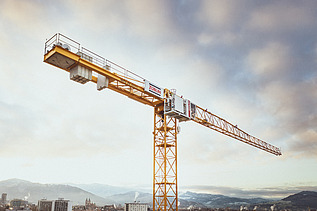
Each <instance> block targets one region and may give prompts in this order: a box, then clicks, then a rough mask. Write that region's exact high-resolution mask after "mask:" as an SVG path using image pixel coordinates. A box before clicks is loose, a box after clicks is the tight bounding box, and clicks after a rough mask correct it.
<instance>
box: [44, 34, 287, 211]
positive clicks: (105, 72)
mask: <svg viewBox="0 0 317 211" xmlns="http://www.w3.org/2000/svg"><path fill="white" fill-rule="evenodd" d="M44 62H46V63H48V64H51V65H53V66H56V67H58V68H61V69H63V70H66V71H68V72H69V73H70V79H71V80H74V81H76V82H79V83H82V84H85V83H87V82H94V83H96V84H97V90H99V91H101V90H103V89H106V88H108V89H111V90H113V91H115V92H118V93H120V94H123V95H125V96H127V97H129V98H131V99H133V100H135V101H138V102H141V103H143V104H146V105H149V106H151V107H153V108H154V132H153V134H154V142H153V146H154V152H153V210H159V211H172V210H176V211H177V210H178V191H177V190H178V189H177V188H178V187H177V133H178V122H182V121H194V122H196V123H198V124H200V125H203V126H205V127H208V128H210V129H213V130H215V131H217V132H220V133H222V134H224V135H227V136H229V137H232V138H234V139H236V140H239V141H242V142H244V143H246V144H249V145H251V146H254V147H256V148H259V149H261V150H264V151H266V152H269V153H271V154H274V155H281V150H280V148H278V147H275V146H273V145H271V144H269V143H267V142H265V141H262V140H261V139H258V138H256V137H254V136H251V135H249V134H248V133H246V132H244V131H243V130H241V129H239V128H238V127H237V126H236V125H233V124H231V123H229V122H228V121H226V120H224V119H223V118H221V117H218V116H217V115H215V114H213V113H211V112H209V111H207V109H203V108H201V107H200V106H197V105H196V104H193V103H192V102H191V101H190V100H188V99H185V98H183V97H180V96H178V95H176V91H175V90H168V89H163V88H161V87H160V86H157V85H155V84H153V83H151V82H150V81H148V80H146V79H144V78H142V77H141V76H138V75H136V74H135V73H133V72H131V71H129V70H127V69H125V68H123V67H121V66H119V65H117V64H115V63H113V62H111V61H109V60H106V59H105V58H103V57H101V56H99V55H97V54H95V53H93V52H91V51H89V50H88V49H86V48H84V47H82V46H81V45H80V44H79V43H77V42H76V41H74V40H72V39H70V38H68V37H66V36H64V35H62V34H59V33H57V34H55V35H54V36H53V37H52V38H50V39H49V40H47V41H46V43H45V52H44Z"/></svg>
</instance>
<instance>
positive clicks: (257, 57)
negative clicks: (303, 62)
mask: <svg viewBox="0 0 317 211" xmlns="http://www.w3.org/2000/svg"><path fill="white" fill-rule="evenodd" d="M292 59H293V58H292V57H291V53H290V49H289V47H288V46H286V45H283V44H281V43H275V42H273V43H269V44H267V45H266V46H265V47H263V48H260V49H253V50H252V51H251V52H250V53H249V55H248V57H247V63H248V64H249V65H250V69H249V70H250V71H251V72H252V73H253V74H254V75H255V76H256V77H257V78H261V80H263V79H269V80H284V79H283V77H285V75H286V73H287V72H288V71H290V70H291V69H290V68H291V66H292V62H293V61H292Z"/></svg>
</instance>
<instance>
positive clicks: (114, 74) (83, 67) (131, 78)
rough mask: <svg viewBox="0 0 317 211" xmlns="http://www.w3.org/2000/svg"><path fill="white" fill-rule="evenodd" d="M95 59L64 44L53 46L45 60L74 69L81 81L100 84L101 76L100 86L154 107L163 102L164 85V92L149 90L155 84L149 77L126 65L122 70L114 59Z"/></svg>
mask: <svg viewBox="0 0 317 211" xmlns="http://www.w3.org/2000/svg"><path fill="white" fill-rule="evenodd" d="M93 61H94V59H93V57H91V56H89V55H85V54H84V53H82V52H81V51H79V52H77V53H74V52H72V51H70V50H69V48H67V47H65V46H63V45H54V46H52V49H50V50H49V51H48V52H47V53H46V54H45V55H44V62H46V63H49V64H51V65H54V66H56V67H58V68H61V69H64V70H66V71H68V72H70V78H71V79H72V80H74V81H77V82H80V83H86V82H88V81H92V82H95V83H97V85H99V83H98V80H99V81H103V82H101V87H100V86H99V87H98V90H102V89H104V88H109V89H111V90H114V91H116V92H119V93H121V94H123V95H126V96H127V97H129V98H132V99H134V100H136V101H139V102H141V103H144V104H147V105H150V106H153V107H155V106H156V105H157V104H160V103H163V99H162V96H163V91H164V90H163V89H161V90H159V91H160V92H161V93H162V94H161V95H158V94H157V93H155V92H153V91H152V90H153V89H152V90H149V91H147V89H149V87H150V88H151V87H152V86H153V84H151V83H149V82H148V81H147V80H145V79H143V78H142V79H143V81H140V80H138V79H140V77H139V78H137V77H135V76H136V75H135V74H134V75H133V74H131V73H132V72H130V71H129V72H128V71H127V70H124V69H123V68H121V70H120V69H119V67H120V66H118V65H115V63H113V62H109V61H107V63H106V64H105V65H104V66H103V67H101V66H99V65H98V64H96V63H94V62H93ZM156 87H157V86H156ZM151 91H152V92H151ZM155 91H156V92H157V91H158V89H157V88H156V89H155Z"/></svg>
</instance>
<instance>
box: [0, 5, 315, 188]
mask: <svg viewBox="0 0 317 211" xmlns="http://www.w3.org/2000/svg"><path fill="white" fill-rule="evenodd" d="M316 6H317V3H316V2H314V1H303V2H302V3H300V2H298V1H267V2H262V1H173V2H170V1H151V2H149V1H120V2H117V1H112V0H109V1H89V2H87V1H72V0H68V1H40V0H37V1H16V0H13V1H8V0H3V1H1V2H0V29H1V30H0V46H1V49H2V51H1V52H0V58H1V59H0V78H1V79H2V83H1V84H0V162H1V165H2V168H3V169H6V171H3V173H2V174H1V175H0V180H6V179H10V178H20V179H25V180H29V181H32V182H40V183H63V184H65V183H81V184H85V183H87V184H89V183H101V184H109V185H114V186H146V187H148V186H149V187H152V180H153V178H152V177H153V175H152V174H153V172H152V168H153V167H152V165H153V134H152V132H153V109H152V108H150V107H149V106H145V105H142V104H140V103H137V102H134V101H133V100H131V99H129V98H126V97H124V96H120V95H119V94H117V93H115V92H113V91H111V90H107V89H106V90H103V91H101V92H98V91H97V90H96V86H95V84H93V83H89V84H86V85H80V84H78V83H75V82H73V81H70V80H69V75H68V74H67V72H65V71H61V70H59V69H57V68H55V67H52V66H50V65H48V64H45V63H43V55H44V43H45V40H46V39H49V38H50V37H51V36H53V35H54V34H55V33H57V32H60V33H62V34H64V35H66V36H67V37H69V38H71V39H73V40H75V41H77V42H79V43H80V44H81V45H82V46H84V47H86V48H88V49H89V50H92V51H93V52H96V53H98V54H99V55H101V56H103V57H105V58H107V59H109V60H111V61H113V62H115V63H117V64H119V65H120V66H123V67H125V68H127V69H129V70H131V71H132V72H134V73H136V74H138V75H141V76H142V77H144V78H146V79H148V80H150V81H151V82H153V83H155V84H157V85H159V86H161V87H163V88H168V89H173V88H175V89H177V94H179V95H183V96H184V97H185V98H186V99H190V100H191V101H192V102H194V103H195V104H197V105H199V106H202V107H204V108H207V109H208V111H211V112H212V113H214V114H216V115H218V116H220V117H223V118H224V119H226V120H228V121H229V122H231V123H233V124H235V125H236V124H237V125H238V126H239V128H241V129H242V130H244V131H246V132H248V133H250V134H251V135H254V136H255V137H258V138H260V139H263V140H264V141H267V142H269V143H271V144H273V145H275V146H279V147H281V149H282V156H279V157H276V156H273V155H270V154H268V153H266V152H262V151H261V150H258V149H255V148H253V147H250V146H248V145H246V144H243V143H241V142H238V141H236V140H234V139H231V138H229V137H226V136H224V135H222V134H218V133H217V132H214V131H211V130H209V129H206V128H204V127H201V126H200V125H197V124H195V123H194V122H185V123H180V127H181V132H180V134H179V136H178V182H179V188H180V189H182V187H189V186H190V187H191V188H192V189H193V190H196V191H197V192H208V193H217V192H219V193H220V192H222V193H224V192H230V191H231V192H235V191H236V192H238V191H239V190H240V191H241V190H242V191H241V194H243V191H250V192H252V191H254V192H255V191H267V193H268V194H270V193H271V192H270V191H271V190H276V191H281V190H284V191H288V190H290V189H292V190H299V191H301V190H304V188H308V189H310V190H317V179H316V178H317V177H316V176H317V162H316V160H317V157H316V155H317V109H316V107H317V72H316V68H317V39H316V37H317V36H316V35H317V27H316V24H317V23H316V21H315V20H316V18H317V12H316V11H315V10H314V8H316ZM212 191H213V192H212Z"/></svg>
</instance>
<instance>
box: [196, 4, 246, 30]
mask: <svg viewBox="0 0 317 211" xmlns="http://www.w3.org/2000/svg"><path fill="white" fill-rule="evenodd" d="M244 5H245V2H244V1H234V0H225V1H208V0H205V1H201V5H200V9H199V10H198V11H197V14H196V15H197V18H198V20H200V21H201V22H202V23H205V24H206V25H208V26H209V27H210V28H211V29H212V30H228V29H231V28H232V27H233V26H234V25H235V24H237V23H238V24H239V22H240V21H241V14H243V13H242V12H241V11H243V9H244Z"/></svg>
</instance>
